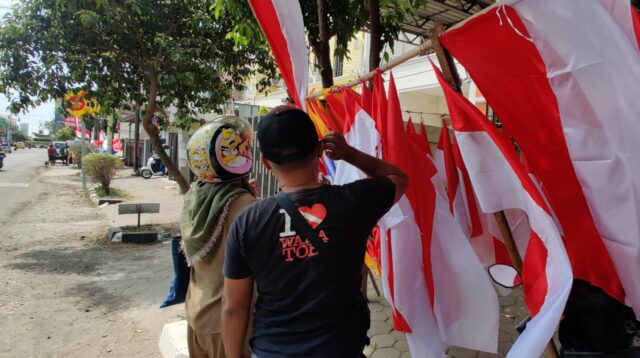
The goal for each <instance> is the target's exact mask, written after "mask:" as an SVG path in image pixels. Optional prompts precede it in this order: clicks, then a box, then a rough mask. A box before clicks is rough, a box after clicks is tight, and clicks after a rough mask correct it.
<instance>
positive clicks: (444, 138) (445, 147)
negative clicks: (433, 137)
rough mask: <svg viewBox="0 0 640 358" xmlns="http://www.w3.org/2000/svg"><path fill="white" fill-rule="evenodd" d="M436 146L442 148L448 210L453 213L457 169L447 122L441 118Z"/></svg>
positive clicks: (456, 189) (456, 186)
mask: <svg viewBox="0 0 640 358" xmlns="http://www.w3.org/2000/svg"><path fill="white" fill-rule="evenodd" d="M438 147H439V148H440V149H441V150H442V153H443V156H444V169H445V171H446V175H447V196H448V197H449V210H450V211H451V213H452V214H453V202H454V200H456V192H457V191H458V184H459V182H458V169H457V168H456V162H455V159H454V157H453V150H452V149H451V137H450V134H449V127H447V123H446V122H445V121H444V119H443V120H442V130H441V131H440V140H439V141H438Z"/></svg>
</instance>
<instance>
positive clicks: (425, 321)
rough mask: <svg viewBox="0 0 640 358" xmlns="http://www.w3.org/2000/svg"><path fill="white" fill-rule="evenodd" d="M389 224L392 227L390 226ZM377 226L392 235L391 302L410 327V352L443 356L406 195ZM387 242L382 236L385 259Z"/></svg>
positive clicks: (415, 229)
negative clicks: (392, 285)
mask: <svg viewBox="0 0 640 358" xmlns="http://www.w3.org/2000/svg"><path fill="white" fill-rule="evenodd" d="M389 223H392V224H393V225H392V226H389V225H388V224H389ZM380 226H381V230H382V231H384V232H386V229H387V228H389V229H390V232H391V238H390V240H391V248H392V262H393V276H394V300H393V303H394V306H395V308H396V309H397V310H398V312H400V313H401V314H402V316H403V317H404V318H405V320H406V322H407V324H408V325H409V327H411V333H407V334H406V337H407V343H408V344H409V349H410V350H411V353H412V355H413V356H416V357H425V358H427V357H429V358H430V357H433V358H440V357H444V356H445V349H446V346H445V344H444V342H443V337H441V335H440V332H439V329H438V324H437V323H436V319H435V317H434V314H433V311H432V310H431V303H430V301H429V292H428V290H427V283H426V281H425V276H424V268H423V265H422V241H421V239H420V229H419V228H418V225H417V224H416V220H415V218H414V215H413V209H412V208H411V204H410V203H409V200H407V197H406V196H403V197H402V198H401V199H400V201H399V202H398V203H397V204H396V205H394V210H391V211H389V213H387V215H385V217H384V218H383V220H382V221H381V222H380ZM387 240H389V238H388V237H385V240H384V241H383V242H381V246H382V250H381V251H382V252H383V253H384V256H385V257H386V258H388V255H389V252H388V249H387V245H388V241H387ZM385 257H383V258H382V260H383V262H387V261H384V260H385ZM383 266H384V264H383ZM387 275H388V271H387ZM385 277H388V276H385ZM387 283H388V282H387ZM385 293H386V291H385ZM390 302H391V301H390Z"/></svg>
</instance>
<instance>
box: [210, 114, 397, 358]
mask: <svg viewBox="0 0 640 358" xmlns="http://www.w3.org/2000/svg"><path fill="white" fill-rule="evenodd" d="M317 138H318V137H317V134H316V131H315V127H314V125H313V123H312V122H311V119H310V118H309V117H308V115H307V114H306V113H304V112H302V111H300V110H298V109H294V108H291V107H285V106H282V107H277V108H275V109H274V110H273V111H271V112H270V113H269V114H268V115H266V116H265V117H264V118H263V119H262V121H261V122H260V124H259V126H258V141H259V144H260V151H261V152H262V155H263V163H264V164H265V166H266V167H267V168H269V169H270V170H271V171H272V173H273V174H274V175H275V177H276V178H277V179H278V182H279V183H280V186H281V189H282V191H283V192H284V193H286V194H287V196H288V198H289V199H290V200H291V201H292V202H293V203H294V205H295V206H296V207H297V209H298V211H299V212H300V213H301V214H302V216H303V217H304V218H305V219H306V221H307V223H308V224H309V226H310V227H311V228H312V229H313V230H315V232H316V233H317V236H318V237H319V238H320V240H319V241H318V242H317V243H318V244H317V245H314V244H313V243H312V242H311V241H312V240H311V241H310V240H308V239H307V238H305V237H304V235H302V230H299V229H297V228H296V227H295V226H294V225H293V224H292V219H291V217H289V215H288V214H287V212H286V211H285V210H284V209H283V208H281V207H280V206H279V204H278V202H277V201H276V199H274V198H268V199H265V200H262V201H259V202H257V203H256V204H254V205H252V206H250V207H248V208H246V209H245V210H244V211H243V212H242V213H240V214H239V215H238V217H237V218H236V221H235V223H234V224H233V226H232V228H231V231H230V233H229V237H228V239H227V246H226V252H225V263H224V276H225V283H224V297H223V312H222V326H223V328H222V331H223V340H224V345H225V349H226V351H227V356H228V357H231V358H237V357H241V356H242V355H241V354H242V346H243V342H244V338H245V335H246V331H247V323H248V321H249V314H250V307H251V300H252V292H253V285H254V282H255V283H256V285H257V290H258V299H257V301H256V304H255V319H254V327H253V336H252V338H251V349H252V351H253V355H254V356H255V357H258V358H269V357H347V358H356V357H360V356H361V354H362V350H363V348H364V345H365V344H366V341H367V337H366V332H367V330H368V328H369V323H370V321H369V310H368V308H367V305H366V303H365V300H364V298H363V297H362V295H361V293H360V282H361V272H362V270H361V268H362V264H363V260H364V255H365V247H366V241H367V237H368V235H369V233H370V232H371V230H372V229H373V227H374V226H375V225H376V223H377V221H378V220H379V219H380V218H381V217H382V216H383V215H384V214H385V213H386V212H387V210H389V208H390V207H391V206H392V205H393V204H394V203H395V202H396V201H397V200H399V198H400V197H401V196H402V195H403V194H404V191H405V190H406V187H407V184H408V179H407V177H406V175H405V174H404V173H403V172H402V171H401V170H400V169H398V168H397V167H395V166H393V165H391V164H389V163H386V162H384V161H382V160H379V159H377V158H374V157H371V156H369V155H367V154H365V153H362V152H360V151H358V150H356V149H354V148H353V147H351V146H349V145H348V144H347V143H346V142H345V140H344V137H343V136H342V135H341V134H339V133H333V132H332V133H329V134H327V136H325V137H324V138H323V139H322V141H318V139H317ZM323 151H324V153H325V154H326V155H327V156H328V157H330V158H331V159H334V160H344V161H346V162H348V163H350V164H352V165H354V166H356V167H357V168H359V169H360V170H362V171H363V172H364V173H365V174H367V175H368V176H369V177H370V179H365V180H359V181H356V182H354V183H351V184H347V185H343V186H333V185H325V184H323V183H321V182H320V181H319V175H318V160H319V158H320V156H321V155H322V153H323ZM320 241H321V242H320ZM318 246H320V247H318Z"/></svg>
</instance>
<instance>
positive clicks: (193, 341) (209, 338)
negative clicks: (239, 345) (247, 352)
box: [187, 325, 225, 358]
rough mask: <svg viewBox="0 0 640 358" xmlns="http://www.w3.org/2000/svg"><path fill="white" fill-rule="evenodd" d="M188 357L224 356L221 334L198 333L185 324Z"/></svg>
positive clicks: (219, 357) (211, 357)
mask: <svg viewBox="0 0 640 358" xmlns="http://www.w3.org/2000/svg"><path fill="white" fill-rule="evenodd" d="M187 344H188V346H189V358H225V354H224V345H223V343H222V334H220V333H207V334H199V333H197V332H195V331H194V330H193V329H191V326H189V325H187Z"/></svg>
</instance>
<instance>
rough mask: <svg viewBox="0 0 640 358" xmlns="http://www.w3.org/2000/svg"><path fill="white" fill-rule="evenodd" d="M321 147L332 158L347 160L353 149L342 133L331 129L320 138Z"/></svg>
mask: <svg viewBox="0 0 640 358" xmlns="http://www.w3.org/2000/svg"><path fill="white" fill-rule="evenodd" d="M322 149H323V150H324V153H325V155H326V156H327V157H329V158H331V159H332V160H343V159H344V160H347V159H348V158H349V157H350V156H351V155H352V154H353V152H354V151H355V149H354V148H353V147H352V146H350V145H349V144H347V141H346V140H345V139H344V136H343V135H342V133H339V132H334V131H331V132H329V133H327V134H326V135H325V136H324V138H322Z"/></svg>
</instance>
